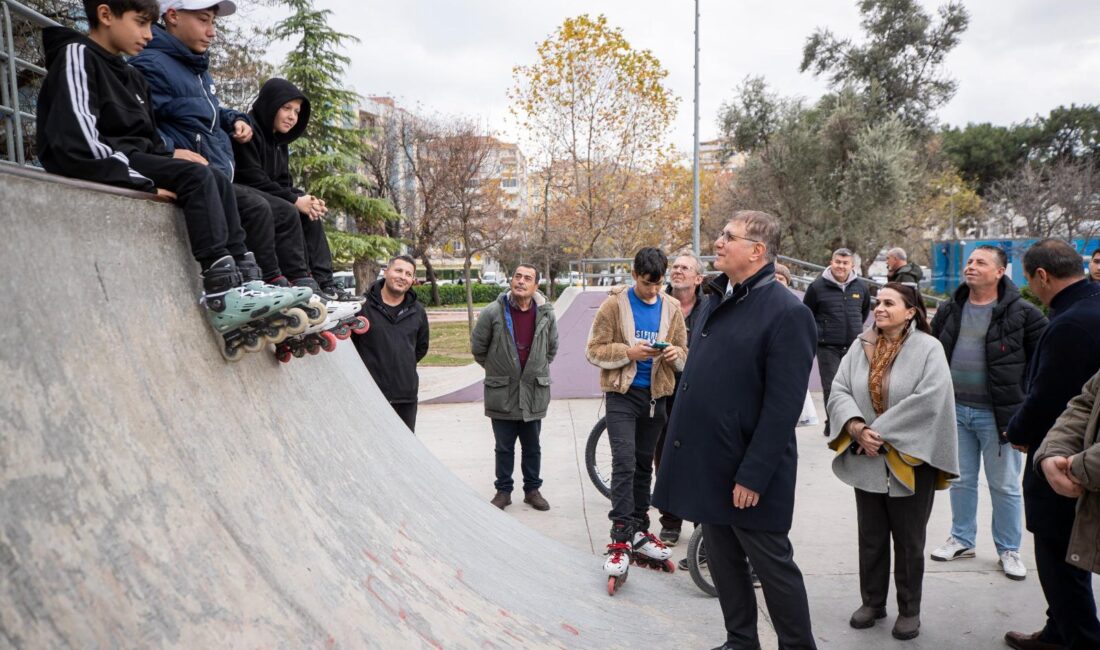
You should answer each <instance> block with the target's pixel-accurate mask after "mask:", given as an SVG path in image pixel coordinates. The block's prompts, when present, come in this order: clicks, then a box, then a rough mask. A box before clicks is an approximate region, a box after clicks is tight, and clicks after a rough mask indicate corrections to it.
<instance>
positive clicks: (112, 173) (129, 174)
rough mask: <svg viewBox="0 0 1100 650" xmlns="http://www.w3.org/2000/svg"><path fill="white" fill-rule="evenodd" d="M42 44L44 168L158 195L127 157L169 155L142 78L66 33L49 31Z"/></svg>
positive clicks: (40, 139)
mask: <svg viewBox="0 0 1100 650" xmlns="http://www.w3.org/2000/svg"><path fill="white" fill-rule="evenodd" d="M42 42H43V44H44V46H45V49H46V68H47V69H48V72H47V74H46V80H45V81H44V82H43V83H42V90H41V92H40V93H39V95H38V107H37V118H38V126H37V129H38V130H37V133H38V141H37V153H38V159H39V160H40V161H41V162H42V166H43V167H45V168H46V171H48V172H50V173H51V174H60V175H62V176H69V177H71V178H81V179H84V180H88V181H95V182H98V183H109V184H111V185H121V186H123V187H128V188H131V189H136V190H142V191H145V192H155V191H156V186H155V185H154V184H153V181H151V180H150V179H148V178H146V177H145V176H143V175H141V174H140V173H138V172H137V171H135V170H134V169H133V168H132V167H131V166H130V159H129V156H130V155H132V154H134V153H146V154H154V155H162V156H167V155H168V153H167V152H166V151H165V150H164V145H163V143H162V141H161V138H160V134H158V133H157V125H156V120H155V118H154V117H153V105H152V102H151V101H150V100H149V87H148V86H147V85H146V84H145V79H144V78H143V77H142V76H141V73H140V72H138V71H137V70H136V69H135V68H133V67H132V66H131V65H130V64H128V63H126V62H125V61H124V60H123V59H122V57H121V56H120V55H115V54H111V53H109V52H107V50H105V49H103V48H102V47H100V46H99V45H98V44H97V43H96V42H95V41H93V40H92V39H90V38H88V37H87V36H86V35H84V34H81V33H80V32H77V31H75V30H72V29H69V28H67V27H47V28H46V29H44V30H42Z"/></svg>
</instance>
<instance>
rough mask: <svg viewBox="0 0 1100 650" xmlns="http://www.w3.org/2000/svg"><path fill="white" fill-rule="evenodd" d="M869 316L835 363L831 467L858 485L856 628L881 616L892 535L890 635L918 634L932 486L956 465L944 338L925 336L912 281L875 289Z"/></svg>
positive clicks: (925, 327)
mask: <svg viewBox="0 0 1100 650" xmlns="http://www.w3.org/2000/svg"><path fill="white" fill-rule="evenodd" d="M878 299H879V302H878V306H876V307H875V311H874V316H875V324H874V325H873V326H872V327H870V328H869V329H868V330H867V331H865V332H864V333H863V334H861V335H860V337H859V339H857V343H859V345H853V346H852V347H851V348H850V349H849V350H848V354H846V355H845V356H844V359H843V360H842V361H841V363H840V369H839V370H838V372H837V375H836V379H835V380H834V381H833V386H832V391H831V394H830V396H829V404H828V412H829V421H830V423H831V426H832V430H831V431H830V437H829V447H831V448H832V449H833V450H835V451H836V452H837V454H836V457H835V458H834V459H833V472H834V473H836V475H837V476H838V477H839V478H840V480H842V481H844V482H845V483H847V484H848V485H851V486H852V487H854V488H855V491H856V518H857V521H858V525H859V587H860V595H861V596H862V598H863V605H862V606H861V607H860V608H859V609H857V610H856V611H855V613H854V614H852V619H851V621H850V624H851V626H852V627H854V628H857V629H863V628H868V627H871V626H872V625H874V624H875V621H876V620H877V619H880V618H885V616H886V595H887V593H888V592H889V589H890V539H891V537H892V538H893V541H894V548H895V552H896V553H897V559H896V563H895V572H894V581H895V583H896V586H897V592H898V618H897V621H896V622H895V623H894V629H893V635H894V638H897V639H901V640H907V639H912V638H915V637H916V636H917V635H918V634H919V633H920V602H921V587H922V582H923V579H924V542H925V537H926V528H927V524H928V516H929V515H930V514H931V512H932V499H933V495H934V494H935V490H937V489H944V488H946V487H947V482H948V481H949V480H950V479H953V478H956V477H957V476H958V473H959V468H958V453H957V437H956V429H955V415H954V413H955V403H954V402H955V397H954V392H953V391H952V387H951V370H950V368H949V367H948V364H947V358H946V357H945V356H944V352H943V346H942V345H940V342H939V341H937V340H936V339H935V338H934V337H933V336H931V335H930V331H931V330H930V328H929V326H928V317H927V314H926V313H925V309H924V302H923V301H922V300H921V297H920V294H919V293H918V292H917V291H916V289H914V288H912V287H909V286H906V285H902V284H899V283H897V282H891V283H889V284H887V285H886V286H885V287H883V288H882V290H881V291H879V294H878Z"/></svg>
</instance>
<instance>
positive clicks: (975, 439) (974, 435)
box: [949, 404, 1024, 555]
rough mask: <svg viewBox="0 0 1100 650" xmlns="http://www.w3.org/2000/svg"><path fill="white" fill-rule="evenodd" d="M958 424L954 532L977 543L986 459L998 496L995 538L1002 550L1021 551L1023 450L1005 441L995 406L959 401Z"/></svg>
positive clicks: (991, 493) (992, 488) (993, 493)
mask: <svg viewBox="0 0 1100 650" xmlns="http://www.w3.org/2000/svg"><path fill="white" fill-rule="evenodd" d="M955 422H956V424H957V425H958V428H959V480H957V481H955V482H954V483H952V484H951V489H950V490H949V495H950V497H951V536H952V537H954V538H955V539H957V540H959V542H961V543H962V544H965V545H966V546H968V547H970V548H974V545H975V537H977V535H978V471H979V469H980V467H981V464H982V462H983V460H984V462H985V478H986V482H987V483H988V484H989V496H990V498H991V499H992V501H993V544H994V545H996V547H997V554H998V555H1000V554H1001V553H1004V552H1005V551H1019V550H1020V537H1021V536H1022V535H1023V511H1024V501H1023V496H1022V490H1021V488H1020V470H1021V469H1022V468H1023V464H1024V455H1023V454H1021V453H1020V452H1018V451H1016V450H1015V449H1013V448H1012V446H1011V445H1008V444H1004V445H1002V444H1000V432H999V431H997V420H996V418H995V417H994V416H993V410H992V409H984V408H974V407H971V406H966V405H964V404H956V405H955Z"/></svg>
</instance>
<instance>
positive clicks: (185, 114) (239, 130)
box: [131, 0, 312, 288]
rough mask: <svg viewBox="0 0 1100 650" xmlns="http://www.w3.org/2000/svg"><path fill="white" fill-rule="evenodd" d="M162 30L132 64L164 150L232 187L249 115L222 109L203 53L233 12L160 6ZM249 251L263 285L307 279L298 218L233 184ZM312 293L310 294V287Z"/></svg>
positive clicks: (195, 3)
mask: <svg viewBox="0 0 1100 650" xmlns="http://www.w3.org/2000/svg"><path fill="white" fill-rule="evenodd" d="M159 6H160V15H161V18H162V20H163V26H162V25H153V26H152V32H153V38H152V41H150V43H149V47H147V48H146V49H145V50H144V51H142V52H141V53H140V54H138V55H137V56H135V57H134V58H133V60H132V61H131V63H132V64H133V66H134V67H135V68H137V69H138V70H139V71H140V72H141V73H142V74H143V75H144V76H145V80H146V82H147V83H148V84H149V88H150V91H151V95H152V99H153V111H154V113H155V115H156V117H157V129H158V131H159V132H160V135H161V137H162V139H163V140H164V146H165V148H166V149H167V150H168V151H170V152H172V153H173V154H174V155H175V156H176V157H179V158H183V159H185V160H191V161H194V162H198V163H200V164H203V165H209V166H210V167H211V168H212V169H213V170H215V171H216V172H217V173H219V174H221V175H223V176H225V177H226V178H228V179H229V180H230V181H234V180H235V165H234V161H233V146H232V142H233V141H239V142H247V141H248V140H249V139H250V138H251V137H252V124H251V123H250V121H249V119H248V116H247V115H245V114H244V113H241V112H239V111H235V110H232V109H230V108H227V107H224V106H222V105H221V103H220V102H219V101H218V96H217V88H216V86H215V85H214V80H213V79H212V78H211V76H210V70H209V68H210V56H209V53H208V50H209V48H210V44H211V43H212V42H213V40H214V38H215V36H216V35H217V31H216V29H215V21H216V20H217V18H219V17H223V16H229V15H232V14H233V13H235V12H236V10H237V8H236V5H235V4H234V3H233V2H230V1H229V0H221V1H219V0H160V5H159ZM233 192H234V196H235V198H236V202H237V208H238V212H239V214H240V219H241V225H242V227H243V228H244V231H245V238H246V242H247V244H248V248H249V249H250V250H252V251H253V252H254V253H255V254H256V261H257V262H258V263H259V265H260V268H261V269H262V271H263V278H264V280H265V281H266V282H268V283H270V284H276V285H280V286H286V285H287V284H288V282H287V279H290V280H295V279H298V278H302V277H305V276H307V275H308V272H307V270H306V269H305V264H304V260H303V257H302V255H303V253H302V247H303V244H302V236H301V229H300V227H299V226H298V222H297V218H296V216H297V215H296V214H294V213H290V214H287V213H285V212H284V213H275V212H273V211H272V209H271V206H270V205H269V204H268V202H267V201H266V199H265V197H264V196H262V195H261V194H260V193H258V192H255V191H254V190H252V189H251V188H249V187H246V186H244V185H240V184H237V183H234V184H233ZM311 288H312V287H311Z"/></svg>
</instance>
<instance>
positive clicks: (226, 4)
mask: <svg viewBox="0 0 1100 650" xmlns="http://www.w3.org/2000/svg"><path fill="white" fill-rule="evenodd" d="M169 9H175V10H176V11H201V10H203V9H213V10H214V15H215V16H229V15H231V14H234V13H236V12H237V5H236V3H234V2H233V1H232V0H160V15H162V16H163V15H164V14H166V13H168V10H169Z"/></svg>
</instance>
